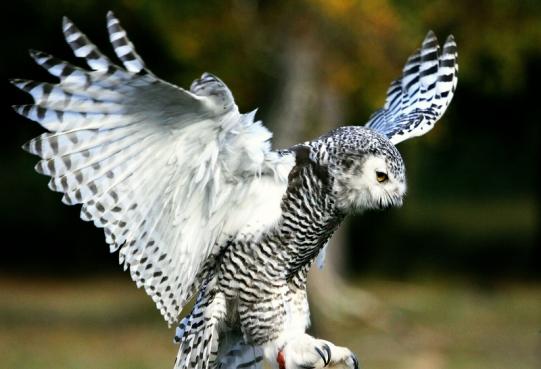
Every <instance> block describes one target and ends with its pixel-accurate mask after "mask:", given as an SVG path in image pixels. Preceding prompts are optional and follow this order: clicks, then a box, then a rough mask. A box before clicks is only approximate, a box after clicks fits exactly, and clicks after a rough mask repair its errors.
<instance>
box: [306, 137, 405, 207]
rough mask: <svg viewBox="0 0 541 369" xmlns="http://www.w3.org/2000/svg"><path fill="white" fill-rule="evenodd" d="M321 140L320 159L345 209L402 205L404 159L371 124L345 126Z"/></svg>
mask: <svg viewBox="0 0 541 369" xmlns="http://www.w3.org/2000/svg"><path fill="white" fill-rule="evenodd" d="M319 142H321V143H322V145H321V146H320V147H319V148H318V149H317V152H318V154H319V156H320V157H319V158H318V159H319V160H320V163H323V162H324V163H326V165H327V168H328V171H329V175H330V177H331V178H332V179H333V180H332V184H331V188H330V190H331V191H332V196H333V197H334V199H335V202H336V206H337V207H338V209H339V210H340V211H342V212H344V213H351V212H360V211H363V210H366V209H383V208H387V207H391V206H400V205H402V198H403V197H404V194H405V193H406V175H405V168H404V161H403V160H402V156H401V155H400V153H399V152H398V150H397V149H396V147H395V146H394V145H393V144H392V143H391V142H390V141H389V140H388V139H387V138H386V137H385V136H383V135H381V134H380V133H377V132H375V131H373V130H371V129H369V128H364V127H358V126H352V127H341V128H338V129H336V130H334V131H331V132H329V134H328V135H326V136H324V137H322V139H321V140H319Z"/></svg>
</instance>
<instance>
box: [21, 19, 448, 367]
mask: <svg viewBox="0 0 541 369" xmlns="http://www.w3.org/2000/svg"><path fill="white" fill-rule="evenodd" d="M62 28H63V32H64V36H65V38H66V41H67V42H68V44H69V45H70V47H71V48H72V50H73V52H74V54H75V55H76V56H77V57H80V58H82V59H83V60H85V61H86V63H87V64H88V66H89V67H90V70H87V69H83V68H79V67H76V66H73V65H72V64H70V63H68V62H65V61H62V60H59V59H56V58H55V57H53V56H50V55H48V54H45V53H42V52H38V51H32V52H31V56H32V58H33V59H34V60H35V61H36V62H37V63H38V64H39V65H41V66H42V67H44V68H45V69H46V70H47V71H49V73H51V74H52V75H53V76H55V77H57V78H59V80H60V82H59V83H57V84H51V83H45V82H35V81H28V80H21V79H17V80H13V81H12V82H13V84H14V85H15V86H17V87H18V88H20V89H22V90H24V91H26V92H28V93H29V94H31V95H32V97H33V98H34V104H31V105H23V106H15V107H14V108H15V110H16V111H17V112H18V113H19V114H21V115H23V116H25V117H27V118H29V119H31V120H34V121H36V122H38V123H39V124H41V125H42V126H43V127H44V128H45V129H46V130H47V131H48V132H47V133H44V134H42V135H41V136H39V137H37V138H35V139H33V140H31V141H29V142H28V143H27V144H25V146H24V149H25V150H27V151H29V152H30V153H32V154H35V155H38V156H39V157H40V158H41V160H40V161H39V162H38V164H37V165H36V170H37V171H38V172H39V173H42V174H45V175H48V176H50V177H51V180H50V182H49V187H50V188H51V189H52V190H54V191H58V192H61V193H63V198H62V201H63V202H64V203H66V204H69V205H73V204H82V208H81V218H82V219H83V220H87V221H92V222H94V224H95V225H96V226H97V227H101V228H103V229H104V233H105V236H106V242H107V243H108V244H109V246H110V250H111V252H115V251H118V252H119V259H120V262H121V264H123V265H124V267H125V269H129V270H130V274H131V276H132V278H133V279H134V281H135V282H136V284H137V286H138V287H144V289H145V291H146V292H147V293H148V294H149V295H150V297H151V298H152V299H153V300H154V301H155V303H156V305H157V307H158V309H159V310H160V312H161V313H162V314H163V316H164V317H165V319H166V320H167V321H168V322H169V323H170V324H171V323H174V322H176V321H177V320H178V318H179V314H180V312H181V310H182V308H183V307H184V305H185V304H186V303H187V301H188V300H189V299H190V298H191V297H192V296H194V295H197V299H196V301H195V305H194V307H193V309H192V311H191V313H190V314H188V316H186V317H184V318H183V319H182V320H181V322H180V324H179V326H178V329H177V332H176V336H175V341H176V342H177V343H179V345H180V348H179V354H178V356H177V361H176V364H175V366H176V367H177V368H182V369H208V368H210V367H213V368H214V367H215V368H218V369H235V368H239V369H240V368H253V369H259V368H260V367H261V365H262V358H263V355H264V352H263V347H264V346H265V345H268V344H269V343H272V342H275V341H276V342H278V341H279V340H280V339H281V337H283V336H284V335H285V334H286V333H288V332H296V333H299V332H301V333H304V331H305V329H306V327H307V326H308V324H309V310H308V302H307V297H306V278H307V273H308V270H309V268H310V265H311V264H312V262H313V261H314V259H315V258H316V257H317V255H318V254H319V253H320V252H321V250H322V248H323V247H324V246H325V245H326V244H327V242H328V240H329V238H330V237H331V235H332V233H333V232H334V230H335V229H336V227H337V226H338V225H339V223H340V222H341V220H342V219H343V218H344V216H346V215H347V214H348V213H350V212H353V211H359V210H364V209H367V208H383V207H386V206H397V205H400V204H401V201H402V197H403V195H404V193H405V169H404V163H403V161H402V158H401V156H400V154H399V153H398V151H397V150H396V147H395V146H394V145H393V143H397V142H400V141H402V140H404V139H406V138H409V137H413V136H417V135H420V134H423V133H425V132H426V131H428V130H429V129H430V128H432V127H433V125H434V123H435V122H436V121H437V120H438V119H439V118H440V117H441V115H442V114H443V112H444V111H445V109H446V108H447V106H448V104H449V102H450V100H451V98H452V95H453V92H454V90H455V87H456V73H457V69H458V67H457V64H456V45H455V43H454V40H453V39H452V37H450V38H448V40H447V41H446V43H445V45H444V47H443V53H442V55H441V56H440V55H439V53H438V45H437V41H436V39H435V37H434V35H433V34H432V33H429V34H428V36H427V37H426V39H425V41H424V42H423V46H422V48H421V50H420V51H419V52H417V53H416V54H415V55H414V56H412V57H411V58H410V59H409V60H408V63H407V64H406V67H405V68H404V72H403V75H402V78H401V79H399V80H397V81H395V82H393V84H392V85H391V87H390V89H389V91H388V96H387V102H386V105H385V107H384V109H382V110H380V111H378V112H376V113H375V114H374V115H373V117H372V118H371V120H370V121H369V123H368V124H367V127H368V128H363V127H358V126H350V127H342V128H338V129H336V130H333V131H331V132H329V133H328V134H326V135H323V136H321V137H320V138H318V139H316V140H313V141H309V142H305V143H304V144H302V145H297V146H294V147H292V148H290V149H288V150H282V151H272V150H271V147H270V142H269V140H270V137H271V134H270V132H269V131H268V130H267V129H266V128H264V127H263V126H262V124H261V122H259V121H256V120H255V117H254V114H255V113H254V112H252V113H248V114H240V113H239V112H238V109H237V106H236V104H235V102H234V99H233V95H232V93H231V91H230V90H229V89H228V88H227V86H226V85H225V83H223V82H222V81H221V80H220V79H218V78H217V77H215V76H213V75H212V74H210V73H204V74H203V75H202V76H201V78H199V79H197V80H195V81H194V82H193V83H192V85H191V87H190V90H184V89H182V88H180V87H177V86H174V85H172V84H170V83H168V82H165V81H163V80H161V79H159V78H158V77H156V76H155V75H154V74H153V73H152V72H151V71H149V70H148V69H147V67H146V66H145V64H144V62H143V60H142V59H141V57H140V56H139V55H138V54H137V52H136V51H135V49H134V46H133V44H132V43H131V41H130V40H129V39H128V38H127V35H126V32H125V31H124V29H123V28H122V27H121V26H120V23H119V21H118V20H117V19H116V18H115V17H114V16H113V14H112V13H111V12H109V13H108V14H107V28H108V31H109V38H110V41H111V43H112V45H113V48H114V51H115V54H116V56H117V57H118V59H119V60H120V61H121V63H122V67H121V66H118V65H116V64H114V63H113V62H112V61H111V60H110V59H109V58H108V57H107V56H106V55H104V54H103V53H101V52H100V51H99V49H98V48H97V47H96V46H95V45H94V44H92V43H91V42H90V41H89V39H88V38H87V37H86V36H85V35H84V34H83V33H82V32H81V31H79V29H77V27H76V26H75V25H74V24H73V23H72V22H71V21H69V20H68V19H67V18H64V20H63V27H62ZM376 174H377V176H376ZM376 178H377V179H376ZM310 342H311V341H310ZM281 344H285V343H281ZM324 346H325V347H327V348H328V346H327V344H324ZM325 350H327V349H325ZM319 352H320V355H321V350H320V351H319ZM328 353H329V357H327V358H326V357H324V356H323V355H321V358H322V359H323V362H324V364H325V366H326V365H328V364H329V362H330V351H328ZM301 356H302V355H301ZM348 357H349V359H348V360H350V362H351V363H352V364H351V365H354V366H356V365H357V364H356V359H354V358H353V359H351V355H350V356H348ZM318 358H319V357H318ZM267 359H273V358H269V357H267ZM305 366H306V365H305ZM307 366H310V365H308V364H307ZM287 369H290V368H287ZM291 369H295V368H291ZM318 369H319V368H318Z"/></svg>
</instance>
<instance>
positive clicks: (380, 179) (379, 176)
mask: <svg viewBox="0 0 541 369" xmlns="http://www.w3.org/2000/svg"><path fill="white" fill-rule="evenodd" d="M376 179H377V180H378V182H379V183H383V182H385V181H386V180H388V179H389V177H387V174H386V173H383V172H376Z"/></svg>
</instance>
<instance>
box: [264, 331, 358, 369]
mask: <svg viewBox="0 0 541 369" xmlns="http://www.w3.org/2000/svg"><path fill="white" fill-rule="evenodd" d="M279 342H281V345H279ZM271 346H272V347H271ZM276 351H277V353H276V355H275V356H274V358H272V356H273V353H274V352H276ZM265 356H266V357H267V359H268V360H269V361H271V362H272V363H273V364H274V366H275V367H277V368H279V369H322V368H326V367H336V366H342V367H345V368H348V369H359V361H358V360H357V357H356V356H355V354H354V353H353V352H351V350H349V349H347V348H345V347H340V346H335V345H334V344H332V343H331V342H329V341H325V340H321V339H317V338H314V337H312V336H310V335H308V334H305V333H303V334H297V335H294V336H290V337H288V338H287V339H286V340H280V339H279V340H277V341H275V342H274V343H273V344H272V345H270V346H267V347H265ZM269 356H270V357H269ZM273 359H274V360H273Z"/></svg>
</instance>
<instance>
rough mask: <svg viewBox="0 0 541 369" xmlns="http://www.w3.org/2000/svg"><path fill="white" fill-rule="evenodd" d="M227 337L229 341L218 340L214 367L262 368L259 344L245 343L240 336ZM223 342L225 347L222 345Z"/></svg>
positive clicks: (228, 368)
mask: <svg viewBox="0 0 541 369" xmlns="http://www.w3.org/2000/svg"><path fill="white" fill-rule="evenodd" d="M228 338H229V340H228V341H229V342H220V350H219V353H218V357H217V358H216V360H215V363H216V365H215V369H262V368H263V349H262V348H261V347H260V346H256V345H251V344H248V343H245V342H244V339H243V338H242V337H240V336H237V337H228ZM224 341H226V340H224ZM224 343H225V344H226V345H225V346H226V347H223V346H224ZM228 343H229V344H228Z"/></svg>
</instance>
